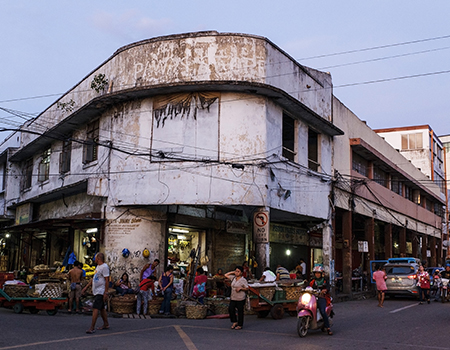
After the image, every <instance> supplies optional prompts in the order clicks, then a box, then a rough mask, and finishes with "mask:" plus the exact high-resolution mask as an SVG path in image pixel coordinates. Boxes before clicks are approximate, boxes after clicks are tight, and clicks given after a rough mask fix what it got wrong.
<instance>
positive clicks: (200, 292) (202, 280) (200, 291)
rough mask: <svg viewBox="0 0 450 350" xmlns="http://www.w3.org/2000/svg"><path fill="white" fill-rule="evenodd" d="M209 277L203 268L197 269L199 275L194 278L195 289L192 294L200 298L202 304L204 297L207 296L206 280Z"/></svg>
mask: <svg viewBox="0 0 450 350" xmlns="http://www.w3.org/2000/svg"><path fill="white" fill-rule="evenodd" d="M207 281H208V277H206V275H205V271H204V270H203V268H201V267H199V268H198V269H197V276H196V277H195V280H194V290H193V292H192V296H193V297H194V298H196V299H197V300H198V302H199V303H200V304H203V298H204V297H206V282H207Z"/></svg>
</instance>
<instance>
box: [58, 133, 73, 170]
mask: <svg viewBox="0 0 450 350" xmlns="http://www.w3.org/2000/svg"><path fill="white" fill-rule="evenodd" d="M71 153H72V141H70V140H65V141H63V147H62V151H61V153H60V155H59V172H60V173H61V174H65V173H67V172H69V171H70V159H71Z"/></svg>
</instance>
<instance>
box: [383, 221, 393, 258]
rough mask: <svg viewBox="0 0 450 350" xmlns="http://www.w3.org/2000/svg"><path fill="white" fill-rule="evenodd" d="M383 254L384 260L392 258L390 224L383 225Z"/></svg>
mask: <svg viewBox="0 0 450 350" xmlns="http://www.w3.org/2000/svg"><path fill="white" fill-rule="evenodd" d="M384 254H385V258H386V260H387V259H390V258H392V224H385V225H384Z"/></svg>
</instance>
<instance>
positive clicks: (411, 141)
mask: <svg viewBox="0 0 450 350" xmlns="http://www.w3.org/2000/svg"><path fill="white" fill-rule="evenodd" d="M422 148H423V140H422V133H421V132H419V133H414V134H403V135H402V150H408V149H422Z"/></svg>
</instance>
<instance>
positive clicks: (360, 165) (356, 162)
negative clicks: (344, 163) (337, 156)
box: [352, 152, 369, 177]
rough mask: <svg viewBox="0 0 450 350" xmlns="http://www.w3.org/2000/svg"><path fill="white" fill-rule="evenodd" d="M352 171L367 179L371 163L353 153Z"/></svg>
mask: <svg viewBox="0 0 450 350" xmlns="http://www.w3.org/2000/svg"><path fill="white" fill-rule="evenodd" d="M352 169H353V170H354V171H356V172H357V173H359V174H361V175H362V176H365V177H367V175H368V174H369V162H368V161H367V160H366V159H364V158H363V157H361V156H360V155H359V154H357V153H355V152H353V153H352Z"/></svg>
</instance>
